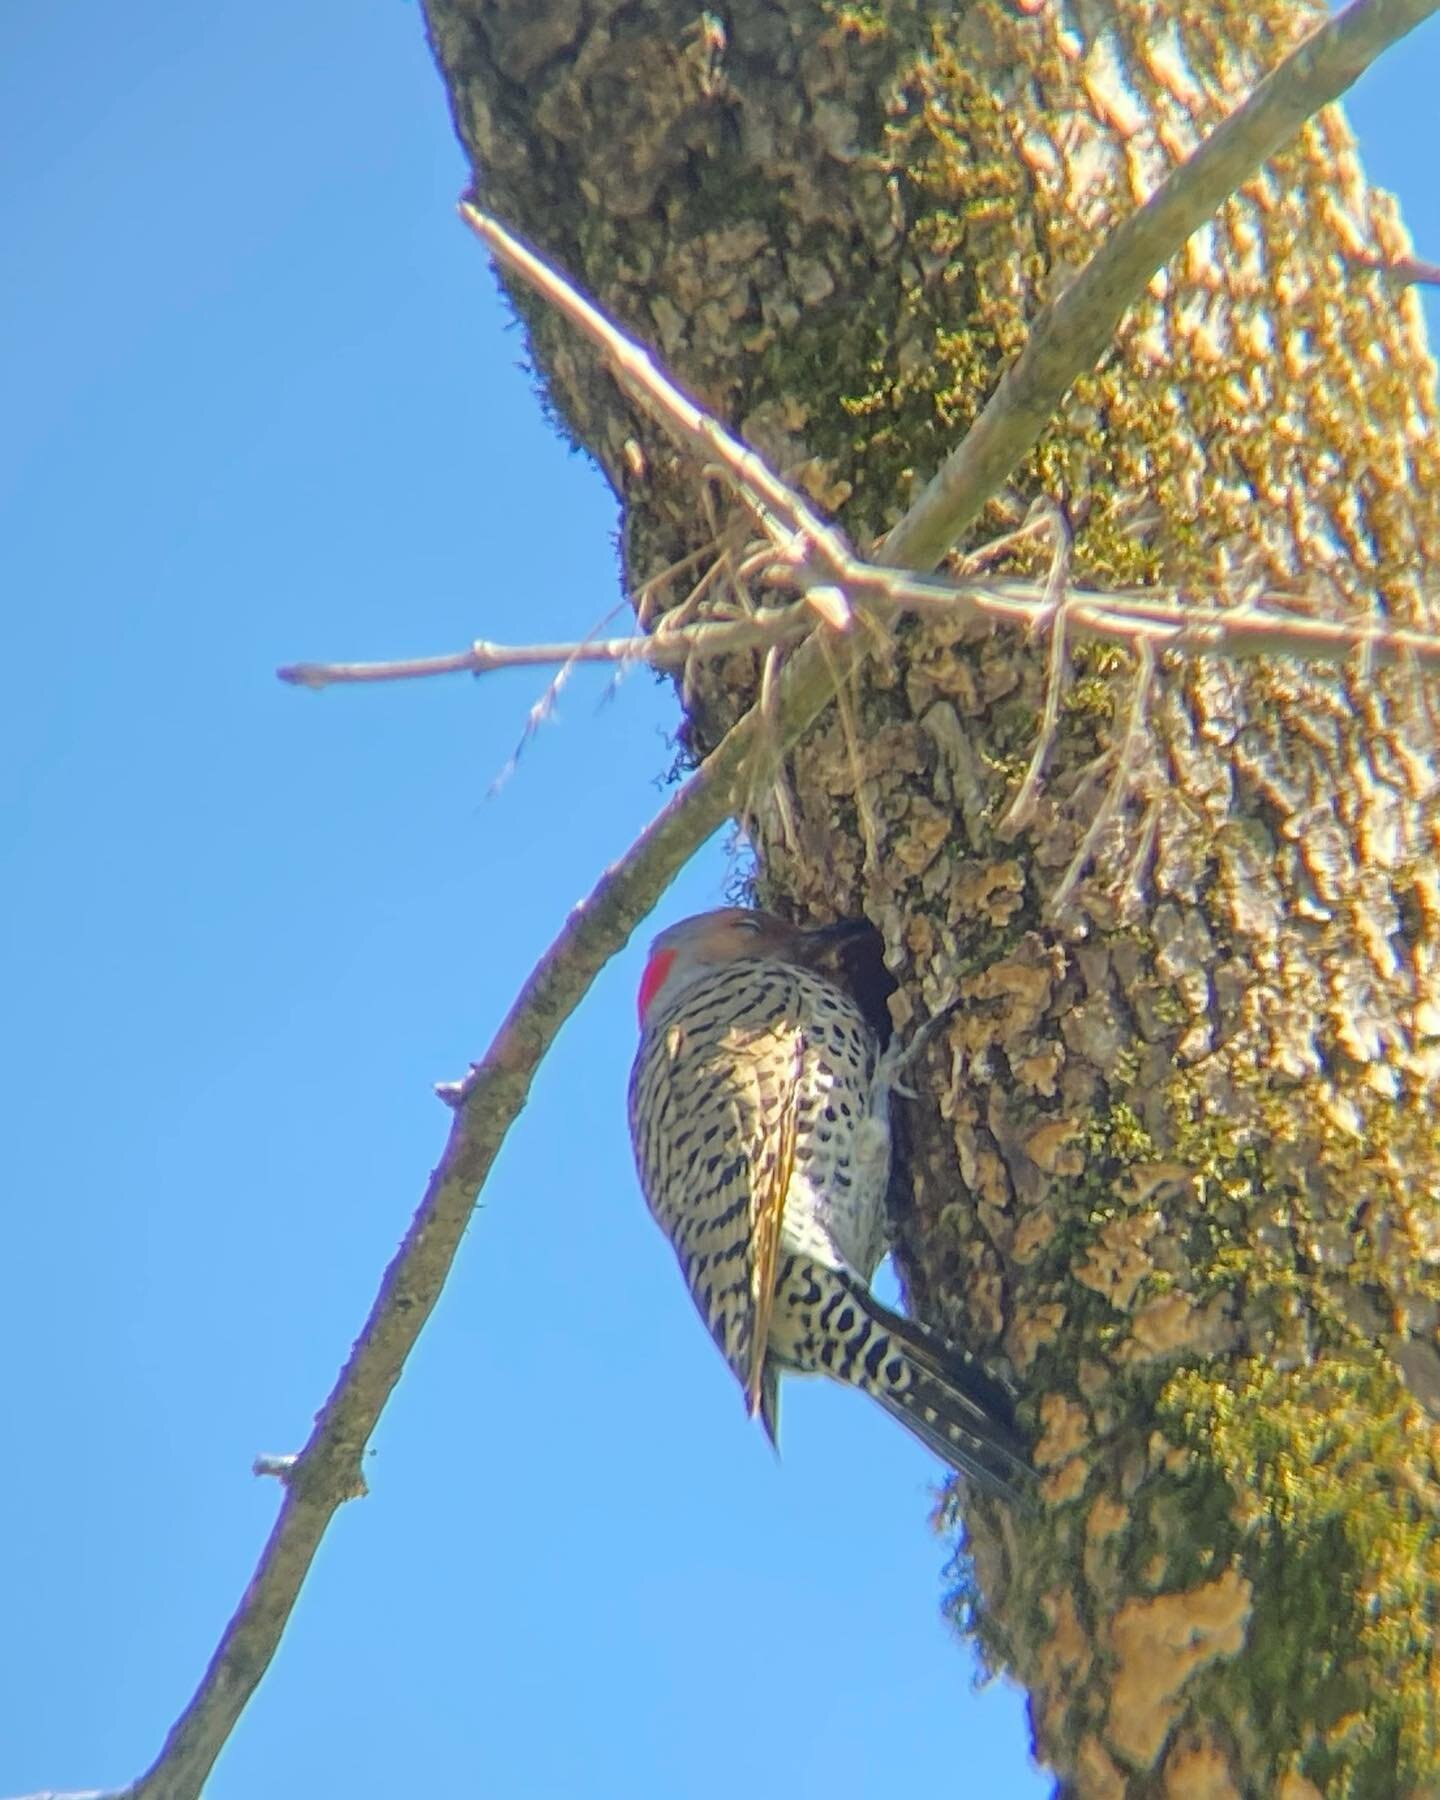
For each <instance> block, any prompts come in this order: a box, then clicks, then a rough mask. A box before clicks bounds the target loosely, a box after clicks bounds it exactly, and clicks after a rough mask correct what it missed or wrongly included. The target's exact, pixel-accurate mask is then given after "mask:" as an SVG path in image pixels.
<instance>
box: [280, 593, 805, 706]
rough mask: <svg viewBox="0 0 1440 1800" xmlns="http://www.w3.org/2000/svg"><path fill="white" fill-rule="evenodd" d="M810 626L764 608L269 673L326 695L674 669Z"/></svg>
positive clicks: (792, 610) (796, 614)
mask: <svg viewBox="0 0 1440 1800" xmlns="http://www.w3.org/2000/svg"><path fill="white" fill-rule="evenodd" d="M814 623H815V620H814V617H813V615H812V614H810V613H809V612H807V611H806V609H805V608H803V607H797V606H774V607H766V608H764V609H763V610H762V611H760V612H757V613H756V614H755V615H754V617H753V618H749V619H724V620H714V621H710V622H708V623H706V624H704V625H701V626H687V627H683V628H675V629H672V630H666V629H665V628H664V627H663V626H662V627H661V628H660V629H659V630H657V631H656V632H655V633H654V634H653V635H652V636H650V637H639V636H636V637H621V638H584V639H581V640H580V642H578V643H574V644H491V643H487V642H486V641H485V640H484V639H483V638H477V639H476V640H475V642H474V643H473V644H471V646H470V647H469V649H468V650H455V651H452V652H450V653H449V654H448V655H445V656H415V657H410V658H407V659H404V660H401V661H397V662H362V663H290V664H287V666H286V667H285V668H283V669H277V670H276V671H275V673H276V674H277V675H278V676H279V678H280V680H281V681H288V682H289V683H290V684H291V685H292V686H294V687H308V688H327V687H338V686H341V685H342V684H346V683H349V684H354V683H356V682H367V681H424V680H427V679H428V678H429V677H431V676H434V675H489V674H492V673H493V672H494V671H495V670H496V669H527V668H548V667H551V666H553V665H554V664H556V663H582V662H596V663H615V662H643V663H650V664H652V665H653V666H654V667H655V668H657V669H678V668H680V667H681V666H682V665H683V664H684V663H685V661H686V659H687V658H688V657H690V656H693V655H695V654H696V653H697V652H700V653H702V654H704V655H706V656H733V655H735V654H736V653H738V652H739V651H742V650H764V649H768V648H769V647H770V645H772V644H776V643H784V642H787V641H790V640H793V639H795V638H799V637H803V636H804V634H805V633H806V632H807V631H809V630H810V629H811V628H812V627H813V625H814Z"/></svg>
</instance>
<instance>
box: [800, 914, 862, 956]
mask: <svg viewBox="0 0 1440 1800" xmlns="http://www.w3.org/2000/svg"><path fill="white" fill-rule="evenodd" d="M874 929H875V927H874V926H873V925H872V924H871V923H870V921H869V920H868V919H837V920H836V921H835V923H834V924H833V925H809V926H807V927H806V929H805V936H806V937H807V938H808V939H809V940H810V942H811V943H812V944H814V945H816V946H817V947H819V948H822V949H823V948H825V947H827V946H829V945H831V944H850V943H853V942H854V941H855V939H856V938H859V937H864V935H865V933H866V932H867V931H873V930H874Z"/></svg>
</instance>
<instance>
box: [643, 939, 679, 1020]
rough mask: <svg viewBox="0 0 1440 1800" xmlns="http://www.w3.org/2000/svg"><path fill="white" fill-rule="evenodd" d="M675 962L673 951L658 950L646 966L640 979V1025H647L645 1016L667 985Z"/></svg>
mask: <svg viewBox="0 0 1440 1800" xmlns="http://www.w3.org/2000/svg"><path fill="white" fill-rule="evenodd" d="M674 961H675V952H674V951H673V950H657V951H656V952H655V954H654V955H653V956H652V957H651V958H650V960H649V962H648V963H646V965H645V973H644V974H643V975H642V976H641V977H640V1023H641V1025H642V1026H643V1025H644V1023H645V1015H646V1013H647V1012H649V1010H650V1002H651V1001H652V1000H653V999H654V998H655V996H656V994H657V993H659V991H660V989H661V988H662V987H664V985H665V977H666V976H667V975H668V974H669V973H670V968H671V965H672V964H673V963H674Z"/></svg>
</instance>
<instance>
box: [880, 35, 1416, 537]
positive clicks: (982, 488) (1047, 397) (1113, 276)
mask: <svg viewBox="0 0 1440 1800" xmlns="http://www.w3.org/2000/svg"><path fill="white" fill-rule="evenodd" d="M1437 5H1440V0H1354V4H1352V5H1350V6H1347V7H1346V8H1345V10H1344V11H1343V12H1341V13H1338V14H1337V15H1336V16H1335V17H1334V18H1333V19H1331V20H1330V21H1329V22H1328V23H1327V24H1325V25H1322V26H1321V27H1320V28H1319V29H1318V30H1317V31H1315V32H1314V33H1313V34H1312V35H1311V36H1310V37H1308V38H1307V39H1306V40H1305V42H1304V43H1303V44H1301V45H1300V46H1299V47H1298V48H1297V49H1295V50H1293V51H1292V52H1291V53H1290V55H1289V56H1287V57H1286V58H1285V59H1284V61H1283V62H1281V63H1280V64H1279V65H1278V66H1277V67H1276V68H1275V69H1273V70H1272V71H1271V72H1270V74H1269V75H1267V76H1266V78H1265V79H1264V81H1262V82H1261V83H1260V84H1259V86H1258V87H1257V88H1256V89H1255V91H1254V92H1253V93H1252V94H1251V95H1250V96H1249V98H1248V99H1247V100H1245V102H1244V103H1243V104H1242V105H1240V106H1238V107H1236V109H1235V111H1234V112H1233V113H1231V115H1230V117H1229V118H1228V119H1226V120H1225V122H1224V123H1223V124H1222V125H1219V126H1217V127H1216V129H1215V130H1214V131H1213V132H1212V133H1211V134H1210V136H1209V137H1208V138H1207V139H1206V140H1205V142H1204V143H1203V144H1202V145H1201V146H1200V147H1199V149H1198V150H1196V151H1195V153H1194V154H1193V155H1192V156H1189V157H1187V158H1186V160H1185V161H1184V162H1183V163H1181V165H1180V166H1179V167H1178V168H1177V169H1175V170H1173V171H1172V172H1171V174H1170V175H1169V176H1167V177H1166V179H1165V180H1164V181H1163V182H1162V183H1161V184H1160V186H1159V187H1158V188H1157V189H1156V190H1155V192H1154V193H1153V194H1152V195H1151V196H1150V198H1149V199H1148V200H1147V201H1146V202H1145V204H1144V205H1143V206H1142V207H1141V208H1140V209H1139V210H1138V211H1137V212H1135V213H1132V214H1131V216H1130V217H1129V218H1128V219H1127V220H1126V221H1125V223H1124V224H1123V225H1122V226H1121V227H1120V228H1119V230H1118V231H1116V232H1115V233H1114V234H1113V236H1111V237H1110V238H1108V239H1107V240H1106V242H1105V243H1104V244H1103V245H1102V246H1101V248H1100V249H1099V250H1098V251H1097V252H1096V253H1095V255H1094V256H1093V257H1092V258H1091V260H1090V262H1089V263H1088V264H1087V265H1086V267H1085V269H1084V270H1083V271H1082V272H1081V274H1080V275H1078V276H1077V277H1076V279H1075V280H1074V281H1073V282H1071V284H1070V286H1069V287H1068V288H1066V290H1065V292H1064V293H1063V294H1061V295H1059V297H1058V298H1057V299H1055V300H1052V301H1051V302H1050V304H1049V305H1048V306H1046V307H1044V308H1042V309H1041V311H1040V312H1039V313H1038V314H1037V315H1036V318H1035V321H1034V323H1033V324H1032V325H1031V327H1030V336H1029V340H1028V341H1027V343H1026V345H1025V348H1024V350H1023V351H1022V352H1021V353H1020V356H1019V357H1018V358H1017V360H1016V361H1015V362H1014V364H1012V366H1011V367H1010V368H1009V369H1008V370H1007V371H1006V373H1005V375H1004V376H1003V377H1002V378H1001V381H1000V385H999V386H998V387H997V388H996V390H995V392H994V393H993V394H992V395H991V397H990V401H989V403H988V404H987V406H986V407H985V409H984V411H983V412H982V413H981V414H980V417H979V418H978V419H977V420H976V421H975V423H974V424H973V425H972V426H971V427H970V429H969V431H968V432H967V433H966V434H965V437H964V440H963V441H962V442H961V443H960V444H959V445H957V447H956V448H955V450H954V451H953V452H952V454H951V455H950V456H949V457H948V458H947V460H946V461H945V463H944V464H943V465H942V467H941V468H940V470H939V472H938V473H937V474H936V475H935V476H934V478H933V479H932V480H931V482H930V484H929V486H928V487H927V488H926V489H925V491H924V493H923V494H921V496H920V498H919V499H918V500H917V501H916V502H915V504H914V505H913V506H912V507H911V508H910V511H909V512H908V513H907V514H906V515H905V517H904V518H903V519H902V520H901V521H900V523H899V524H898V525H897V526H896V527H895V529H894V530H893V531H892V532H891V533H890V537H889V539H888V540H887V545H886V547H887V550H888V551H889V552H890V554H889V555H888V557H887V559H886V560H887V561H890V562H893V563H896V564H899V565H902V566H904V567H905V568H910V569H933V568H934V567H935V566H936V565H937V564H938V563H939V562H940V560H941V559H942V558H943V557H944V555H945V553H946V552H947V551H948V550H949V548H950V546H951V545H952V544H953V543H954V542H955V540H956V539H957V538H958V537H959V536H960V534H961V533H962V532H963V531H964V530H965V528H966V526H967V525H969V524H970V522H971V521H972V520H973V519H975V518H976V517H977V516H978V514H979V512H980V509H981V508H982V507H983V506H984V505H985V502H986V501H987V500H988V499H989V498H990V496H991V495H992V494H993V493H994V492H995V490H996V489H997V488H998V487H999V485H1000V483H1001V482H1002V481H1004V479H1005V478H1006V476H1007V475H1008V474H1009V473H1010V471H1011V470H1012V469H1013V468H1014V467H1015V465H1016V464H1017V463H1018V462H1019V461H1020V459H1021V457H1022V456H1024V455H1025V454H1026V452H1027V451H1028V450H1030V449H1031V448H1032V447H1033V446H1034V444H1035V443H1036V441H1037V440H1038V439H1039V437H1040V434H1041V432H1043V431H1044V429H1045V427H1046V426H1047V425H1048V424H1049V422H1050V420H1051V419H1052V418H1053V417H1054V414H1055V412H1056V409H1057V408H1058V407H1059V405H1060V402H1061V401H1062V400H1063V399H1064V398H1065V395H1066V393H1067V391H1068V390H1069V388H1070V386H1071V384H1072V383H1073V382H1074V381H1076V380H1077V379H1078V378H1079V377H1080V376H1081V375H1083V374H1085V373H1086V371H1087V370H1089V369H1091V368H1093V367H1094V365H1095V363H1096V361H1097V360H1098V359H1099V357H1100V356H1101V355H1102V354H1103V353H1104V351H1105V350H1107V349H1108V348H1109V346H1110V344H1111V343H1112V342H1113V340H1114V337H1115V333H1116V330H1117V328H1118V326H1119V324H1120V321H1121V319H1122V318H1123V317H1124V315H1125V313H1126V312H1127V311H1128V309H1129V308H1130V307H1131V306H1132V305H1133V304H1134V302H1135V301H1136V300H1137V299H1138V298H1139V297H1140V295H1141V294H1142V293H1143V292H1144V289H1145V284H1146V283H1147V282H1148V281H1149V280H1150V278H1151V276H1152V275H1154V274H1155V272H1156V270H1157V269H1161V268H1163V267H1164V266H1165V264H1166V263H1167V262H1169V260H1170V258H1171V257H1172V256H1173V255H1174V254H1175V252H1176V251H1177V250H1179V249H1180V247H1181V246H1182V245H1183V244H1184V242H1185V240H1186V239H1187V238H1188V237H1189V236H1190V235H1191V233H1192V232H1195V231H1198V230H1199V228H1200V227H1201V226H1202V225H1203V224H1204V223H1205V221H1206V220H1207V219H1208V218H1210V217H1211V216H1212V215H1213V214H1214V213H1215V211H1216V209H1217V208H1218V207H1219V206H1220V205H1221V204H1222V203H1223V202H1224V201H1225V200H1226V199H1227V198H1228V197H1229V195H1231V194H1232V193H1234V191H1235V190H1236V188H1238V187H1239V186H1240V185H1241V184H1242V183H1243V182H1245V181H1247V180H1248V179H1249V177H1250V176H1251V175H1252V174H1254V172H1255V170H1256V169H1258V168H1259V166H1260V165H1261V163H1263V162H1264V161H1265V160H1266V158H1267V157H1270V156H1273V155H1274V154H1275V152H1276V151H1277V150H1278V149H1280V148H1281V146H1282V145H1283V144H1284V143H1285V142H1286V141H1287V140H1288V139H1289V138H1291V137H1293V136H1294V134H1295V133H1296V132H1297V131H1298V130H1299V129H1300V127H1301V126H1302V125H1303V124H1304V123H1305V121H1306V120H1307V119H1308V118H1310V117H1311V116H1312V114H1314V113H1317V112H1318V111H1319V110H1320V108H1321V107H1322V106H1327V105H1329V103H1330V102H1331V101H1332V100H1336V99H1338V98H1339V97H1340V95H1341V94H1343V93H1344V92H1345V90H1346V89H1347V88H1348V87H1350V86H1351V85H1352V84H1353V83H1354V82H1355V81H1356V80H1357V79H1358V78H1359V77H1360V76H1361V75H1363V74H1364V73H1365V71H1366V69H1368V68H1369V67H1370V65H1371V63H1373V62H1374V61H1375V59H1376V57H1377V56H1379V55H1380V54H1381V52H1382V51H1384V50H1386V49H1388V48H1389V47H1390V45H1391V44H1393V43H1395V42H1396V40H1397V39H1399V38H1402V37H1404V36H1405V34H1406V33H1407V32H1410V31H1413V30H1414V29H1415V27H1416V26H1417V25H1419V24H1421V23H1422V22H1423V21H1424V20H1425V19H1428V18H1429V17H1430V15H1431V14H1432V13H1433V12H1434V11H1435V10H1436V7H1437Z"/></svg>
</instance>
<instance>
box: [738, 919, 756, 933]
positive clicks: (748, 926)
mask: <svg viewBox="0 0 1440 1800" xmlns="http://www.w3.org/2000/svg"><path fill="white" fill-rule="evenodd" d="M735 929H736V930H737V931H758V930H759V929H760V921H759V920H758V919H746V918H739V919H737V920H736V921H735Z"/></svg>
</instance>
